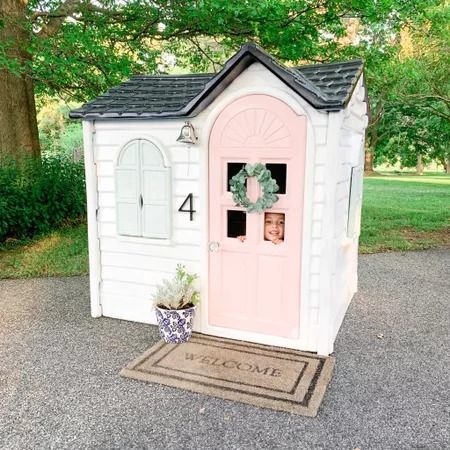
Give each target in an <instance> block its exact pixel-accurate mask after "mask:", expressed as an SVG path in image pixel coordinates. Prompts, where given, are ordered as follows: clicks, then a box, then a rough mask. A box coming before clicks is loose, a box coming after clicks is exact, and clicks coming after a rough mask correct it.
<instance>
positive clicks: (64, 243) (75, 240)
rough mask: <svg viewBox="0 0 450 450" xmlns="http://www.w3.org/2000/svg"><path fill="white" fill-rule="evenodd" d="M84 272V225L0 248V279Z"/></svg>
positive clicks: (86, 262) (86, 266)
mask: <svg viewBox="0 0 450 450" xmlns="http://www.w3.org/2000/svg"><path fill="white" fill-rule="evenodd" d="M87 273H88V251H87V230H86V225H85V224H82V225H79V226H76V227H67V228H61V229H60V230H57V231H53V232H52V233H49V234H47V235H45V236H41V237H37V238H35V239H33V240H31V241H28V242H26V243H23V242H9V243H8V244H5V245H3V246H2V247H1V248H0V278H33V277H51V276H71V275H83V274H87Z"/></svg>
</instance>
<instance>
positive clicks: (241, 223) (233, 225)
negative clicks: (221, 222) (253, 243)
mask: <svg viewBox="0 0 450 450" xmlns="http://www.w3.org/2000/svg"><path fill="white" fill-rule="evenodd" d="M227 225H228V226H227V236H228V237H230V238H236V237H238V236H245V233H246V231H247V215H246V214H245V211H231V210H228V211H227Z"/></svg>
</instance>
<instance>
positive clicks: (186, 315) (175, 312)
mask: <svg viewBox="0 0 450 450" xmlns="http://www.w3.org/2000/svg"><path fill="white" fill-rule="evenodd" d="M195 308H196V306H192V307H191V308H186V309H162V308H158V307H156V318H157V320H158V326H159V334H160V335H161V337H162V338H163V339H164V341H165V342H167V343H168V344H181V343H183V342H187V341H188V340H189V339H190V337H191V334H192V322H193V320H194V316H195Z"/></svg>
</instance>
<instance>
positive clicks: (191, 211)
mask: <svg viewBox="0 0 450 450" xmlns="http://www.w3.org/2000/svg"><path fill="white" fill-rule="evenodd" d="M188 202H189V209H184V207H185V206H186V203H188ZM178 211H180V212H188V213H189V214H190V216H189V217H190V221H191V222H192V221H193V220H194V213H195V212H197V211H196V210H195V209H194V196H193V194H192V192H191V193H190V194H188V196H187V197H186V198H185V199H184V202H183V203H182V205H181V206H180V207H179V208H178Z"/></svg>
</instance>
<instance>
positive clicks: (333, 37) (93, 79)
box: [0, 0, 429, 157]
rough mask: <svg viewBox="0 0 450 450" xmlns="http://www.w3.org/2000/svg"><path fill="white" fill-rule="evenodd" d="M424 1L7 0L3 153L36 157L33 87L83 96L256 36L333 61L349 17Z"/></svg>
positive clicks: (1, 21)
mask: <svg viewBox="0 0 450 450" xmlns="http://www.w3.org/2000/svg"><path fill="white" fill-rule="evenodd" d="M427 2H428V3H429V1H427V0H410V1H408V2H405V1H404V0H384V1H382V2H380V1H377V0H264V1H261V0H248V1H245V2H243V1H241V0H182V1H170V0H127V1H123V0H1V1H0V44H1V46H0V132H1V133H0V156H1V155H5V154H10V155H14V156H15V157H18V156H20V155H22V154H24V153H26V154H32V155H35V156H38V155H39V141H38V134H37V125H36V108H35V95H36V93H37V94H39V93H47V94H51V95H55V94H57V95H64V96H66V97H70V98H72V99H78V100H85V99H86V98H90V97H93V96H95V95H98V94H99V93H101V92H102V91H104V90H105V89H106V88H108V87H111V86H112V85H114V84H117V83H118V82H120V81H121V80H122V79H124V78H126V77H128V76H129V75H130V74H131V73H143V72H146V73H155V72H157V71H158V70H159V67H160V66H159V63H160V62H161V54H162V53H163V52H164V51H165V50H169V51H171V52H173V53H175V54H176V55H180V56H181V58H182V60H183V61H185V62H186V63H187V64H188V65H189V64H190V65H193V66H196V67H197V68H201V67H202V66H205V65H210V66H212V67H213V68H216V66H217V65H218V64H220V63H221V62H223V59H224V58H225V57H226V56H228V55H229V53H230V52H231V51H235V50H236V48H237V47H238V46H239V45H240V44H241V43H243V42H244V41H247V40H254V41H256V42H257V43H259V44H261V46H262V47H264V48H266V49H267V50H269V51H271V52H272V53H274V54H275V55H276V56H278V57H279V58H281V59H282V60H286V61H292V62H297V61H298V60H300V59H301V60H308V61H324V60H330V59H336V56H337V55H336V51H337V48H338V45H337V38H339V37H341V36H343V35H344V33H345V26H344V24H343V19H344V18H346V17H349V16H351V17H358V18H359V20H360V21H361V23H364V24H374V23H379V24H383V23H387V22H393V19H395V22H396V23H397V24H398V25H400V24H401V23H403V21H404V19H405V18H407V17H408V16H409V15H410V14H413V13H414V11H416V10H417V9H420V8H421V7H422V4H423V3H427Z"/></svg>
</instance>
